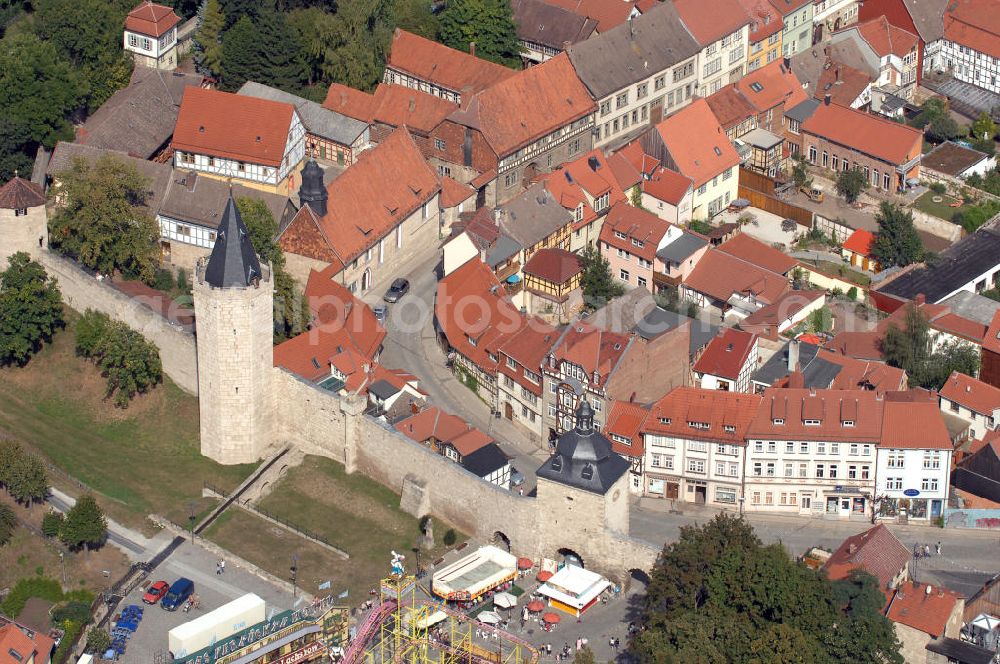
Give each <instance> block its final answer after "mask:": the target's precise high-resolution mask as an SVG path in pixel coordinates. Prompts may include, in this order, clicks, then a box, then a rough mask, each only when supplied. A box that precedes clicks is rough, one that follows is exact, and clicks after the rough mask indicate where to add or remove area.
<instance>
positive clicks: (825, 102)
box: [823, 95, 832, 106]
mask: <svg viewBox="0 0 1000 664" xmlns="http://www.w3.org/2000/svg"><path fill="white" fill-rule="evenodd" d="M831 99H832V97H830V95H823V103H824V104H825V105H826V106H829V105H830V100H831Z"/></svg>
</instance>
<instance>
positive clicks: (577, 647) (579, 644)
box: [576, 636, 583, 652]
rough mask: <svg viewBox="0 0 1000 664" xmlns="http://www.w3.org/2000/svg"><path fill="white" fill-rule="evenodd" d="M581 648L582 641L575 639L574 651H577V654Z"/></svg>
mask: <svg viewBox="0 0 1000 664" xmlns="http://www.w3.org/2000/svg"><path fill="white" fill-rule="evenodd" d="M582 647H583V639H581V638H580V637H579V636H578V637H576V650H577V652H579V651H580V648H582Z"/></svg>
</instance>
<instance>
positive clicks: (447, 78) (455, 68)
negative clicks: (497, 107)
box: [386, 28, 514, 94]
mask: <svg viewBox="0 0 1000 664" xmlns="http://www.w3.org/2000/svg"><path fill="white" fill-rule="evenodd" d="M386 66H387V67H389V68H391V69H396V70H397V71H402V72H406V73H407V74H409V75H411V76H413V77H414V78H418V79H420V80H422V81H429V82H431V83H433V84H434V85H437V86H439V87H442V88H446V89H448V90H452V91H454V92H457V93H460V94H474V93H476V92H479V91H480V90H485V89H486V88H488V87H490V86H491V85H493V84H494V83H496V82H498V81H502V80H503V79H505V78H507V77H508V76H511V75H512V74H514V70H513V69H508V68H507V67H504V66H503V65H498V64H496V63H493V62H490V61H489V60H483V59H482V58H477V57H476V56H474V55H470V54H468V53H464V52H462V51H458V50H455V49H453V48H449V47H448V46H445V45H444V44H439V43H438V42H436V41H431V40H430V39H425V38H424V37H421V36H419V35H415V34H413V33H412V32H407V31H406V30H400V29H399V28H396V32H395V33H394V34H393V36H392V45H391V46H390V47H389V61H388V63H387V64H386Z"/></svg>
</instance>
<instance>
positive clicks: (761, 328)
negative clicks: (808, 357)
mask: <svg viewBox="0 0 1000 664" xmlns="http://www.w3.org/2000/svg"><path fill="white" fill-rule="evenodd" d="M822 297H824V292H823V291H807V290H797V291H786V292H785V293H783V294H782V295H781V297H779V298H778V299H777V300H775V301H774V302H773V303H771V304H769V305H767V306H766V307H761V308H760V309H758V310H757V311H755V312H753V313H752V314H750V315H749V316H747V317H746V318H744V319H743V320H742V321H740V327H741V328H743V329H744V330H746V331H748V332H754V333H756V334H759V335H761V336H766V337H769V338H771V339H777V335H778V334H779V331H778V328H779V327H780V326H781V324H782V323H784V322H785V321H788V320H791V319H792V317H794V316H795V315H796V314H798V313H799V312H800V311H802V309H804V308H806V307H807V306H809V305H811V304H812V303H813V302H815V301H816V300H818V299H820V298H822Z"/></svg>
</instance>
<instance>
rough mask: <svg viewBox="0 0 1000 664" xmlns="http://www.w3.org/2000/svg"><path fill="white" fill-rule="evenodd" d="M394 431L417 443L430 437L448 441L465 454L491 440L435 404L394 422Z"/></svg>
mask: <svg viewBox="0 0 1000 664" xmlns="http://www.w3.org/2000/svg"><path fill="white" fill-rule="evenodd" d="M395 426H396V431H399V432H400V433H402V434H403V435H404V436H406V437H407V438H409V439H411V440H415V441H416V442H418V443H425V442H427V441H428V440H430V439H431V438H434V439H435V440H437V441H438V442H441V443H448V444H450V445H451V446H452V447H454V448H455V449H456V450H457V451H458V453H459V454H461V455H462V456H467V455H469V454H472V453H473V452H475V451H476V450H478V449H479V448H480V447H483V446H484V445H488V444H490V443H492V442H494V441H493V439H492V438H490V437H489V436H488V435H486V434H485V433H483V432H482V431H480V430H479V429H476V428H475V427H473V426H471V425H470V424H469V423H467V422H466V421H465V420H463V419H462V418H460V417H457V416H455V415H452V414H450V413H446V412H444V411H443V410H441V409H440V408H437V407H436V406H432V407H430V408H427V409H426V410H423V411H421V412H419V413H417V414H416V415H413V416H411V417H407V418H406V419H405V420H401V421H399V422H397V423H396V425H395Z"/></svg>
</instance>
